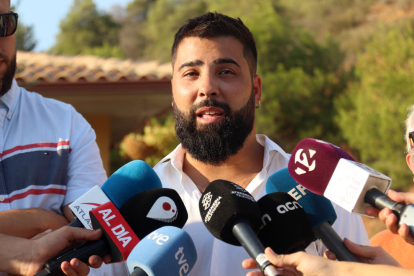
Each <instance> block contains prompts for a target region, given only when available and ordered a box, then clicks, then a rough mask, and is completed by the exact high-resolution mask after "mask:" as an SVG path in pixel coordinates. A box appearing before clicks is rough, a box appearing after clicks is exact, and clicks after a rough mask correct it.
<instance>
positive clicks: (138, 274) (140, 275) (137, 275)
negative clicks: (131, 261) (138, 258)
mask: <svg viewBox="0 0 414 276" xmlns="http://www.w3.org/2000/svg"><path fill="white" fill-rule="evenodd" d="M129 276H148V274H147V273H146V272H145V271H144V270H143V269H142V268H140V267H135V269H134V271H132V273H131V274H129Z"/></svg>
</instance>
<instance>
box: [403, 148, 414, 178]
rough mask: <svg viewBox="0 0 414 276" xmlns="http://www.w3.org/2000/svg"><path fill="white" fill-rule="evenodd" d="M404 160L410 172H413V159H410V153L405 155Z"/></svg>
mask: <svg viewBox="0 0 414 276" xmlns="http://www.w3.org/2000/svg"><path fill="white" fill-rule="evenodd" d="M405 160H406V161H407V165H408V167H409V168H410V170H411V171H412V173H413V174H414V161H413V159H412V156H411V154H410V153H409V154H407V156H406V157H405Z"/></svg>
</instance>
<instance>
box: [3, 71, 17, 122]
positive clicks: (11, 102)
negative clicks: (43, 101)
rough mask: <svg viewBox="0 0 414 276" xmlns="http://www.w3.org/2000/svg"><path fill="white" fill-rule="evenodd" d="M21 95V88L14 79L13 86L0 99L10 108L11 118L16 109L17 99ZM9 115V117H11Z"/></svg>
mask: <svg viewBox="0 0 414 276" xmlns="http://www.w3.org/2000/svg"><path fill="white" fill-rule="evenodd" d="M19 94H20V87H19V86H18V85H17V82H16V80H15V79H13V82H12V86H11V87H10V90H9V91H7V93H6V94H4V95H3V96H1V97H0V101H1V102H2V103H3V104H4V105H5V106H6V107H7V108H8V110H9V114H10V116H11V115H12V114H13V111H14V109H15V107H16V103H17V98H18V96H19ZM9 114H8V115H7V117H9Z"/></svg>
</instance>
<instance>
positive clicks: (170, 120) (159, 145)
mask: <svg viewBox="0 0 414 276" xmlns="http://www.w3.org/2000/svg"><path fill="white" fill-rule="evenodd" d="M174 125H175V124H174V117H173V116H172V114H170V115H168V116H166V117H165V118H152V119H151V120H150V121H149V122H148V124H147V125H146V126H145V127H144V130H143V133H142V134H136V133H131V134H129V137H128V138H130V139H131V138H132V139H134V140H136V141H138V142H141V143H142V142H143V143H144V144H145V145H146V146H147V147H149V148H151V149H153V151H151V153H152V154H151V155H149V156H146V157H145V160H144V161H145V162H147V163H148V164H150V165H151V166H154V165H156V164H157V163H158V162H159V161H160V160H161V159H162V158H163V157H165V156H166V155H168V154H169V153H170V152H171V151H172V150H173V149H174V148H175V147H177V145H178V144H179V142H178V138H177V136H176V135H175V129H174ZM121 150H122V151H123V153H124V154H125V155H128V153H127V152H126V151H125V150H126V148H125V140H124V142H123V143H121Z"/></svg>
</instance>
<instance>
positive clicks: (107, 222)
mask: <svg viewBox="0 0 414 276" xmlns="http://www.w3.org/2000/svg"><path fill="white" fill-rule="evenodd" d="M169 206H170V207H171V208H169ZM167 209H168V210H167ZM168 212H170V213H174V214H175V216H174V217H172V218H169V219H165V216H167V214H166V213H168ZM90 215H91V218H92V223H93V226H94V229H97V228H102V229H103V232H104V236H103V237H102V238H101V239H98V240H96V241H88V242H86V243H84V244H82V245H81V246H79V247H77V248H75V249H73V250H72V251H69V252H68V253H66V254H64V255H63V256H59V257H58V258H56V259H54V260H52V261H49V262H48V263H47V264H46V265H45V269H44V270H43V271H42V274H36V275H37V276H40V275H43V276H45V275H49V276H50V275H63V274H62V273H63V272H62V271H61V269H60V266H61V264H62V262H64V261H70V260H71V259H73V258H77V259H79V260H80V261H82V262H87V261H88V259H89V257H90V256H92V255H98V256H101V257H102V256H105V255H106V254H108V253H109V254H111V258H112V261H111V262H121V261H124V260H125V259H126V258H127V257H128V255H129V253H130V252H131V250H132V248H134V246H135V245H136V244H137V242H139V240H140V239H141V238H143V237H145V236H146V235H148V234H149V233H151V232H152V231H154V230H155V229H158V228H160V227H163V226H167V225H171V226H176V227H180V228H181V227H183V226H184V224H185V223H186V222H187V218H188V214H187V210H186V209H185V206H184V203H183V202H182V200H181V198H180V196H179V195H178V193H177V192H176V191H175V190H173V189H164V188H158V189H151V190H147V191H143V192H141V193H139V194H136V195H134V196H133V197H131V198H130V199H128V200H127V201H126V202H125V203H124V205H122V207H121V208H120V210H119V211H118V210H117V208H116V206H115V204H113V203H112V202H108V203H105V204H103V205H101V206H99V207H97V208H95V209H94V210H92V211H91V212H90ZM121 220H122V223H121V222H119V223H118V221H121ZM120 225H121V226H120ZM128 227H130V228H128ZM127 232H128V233H127ZM134 235H135V236H136V237H137V238H134Z"/></svg>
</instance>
